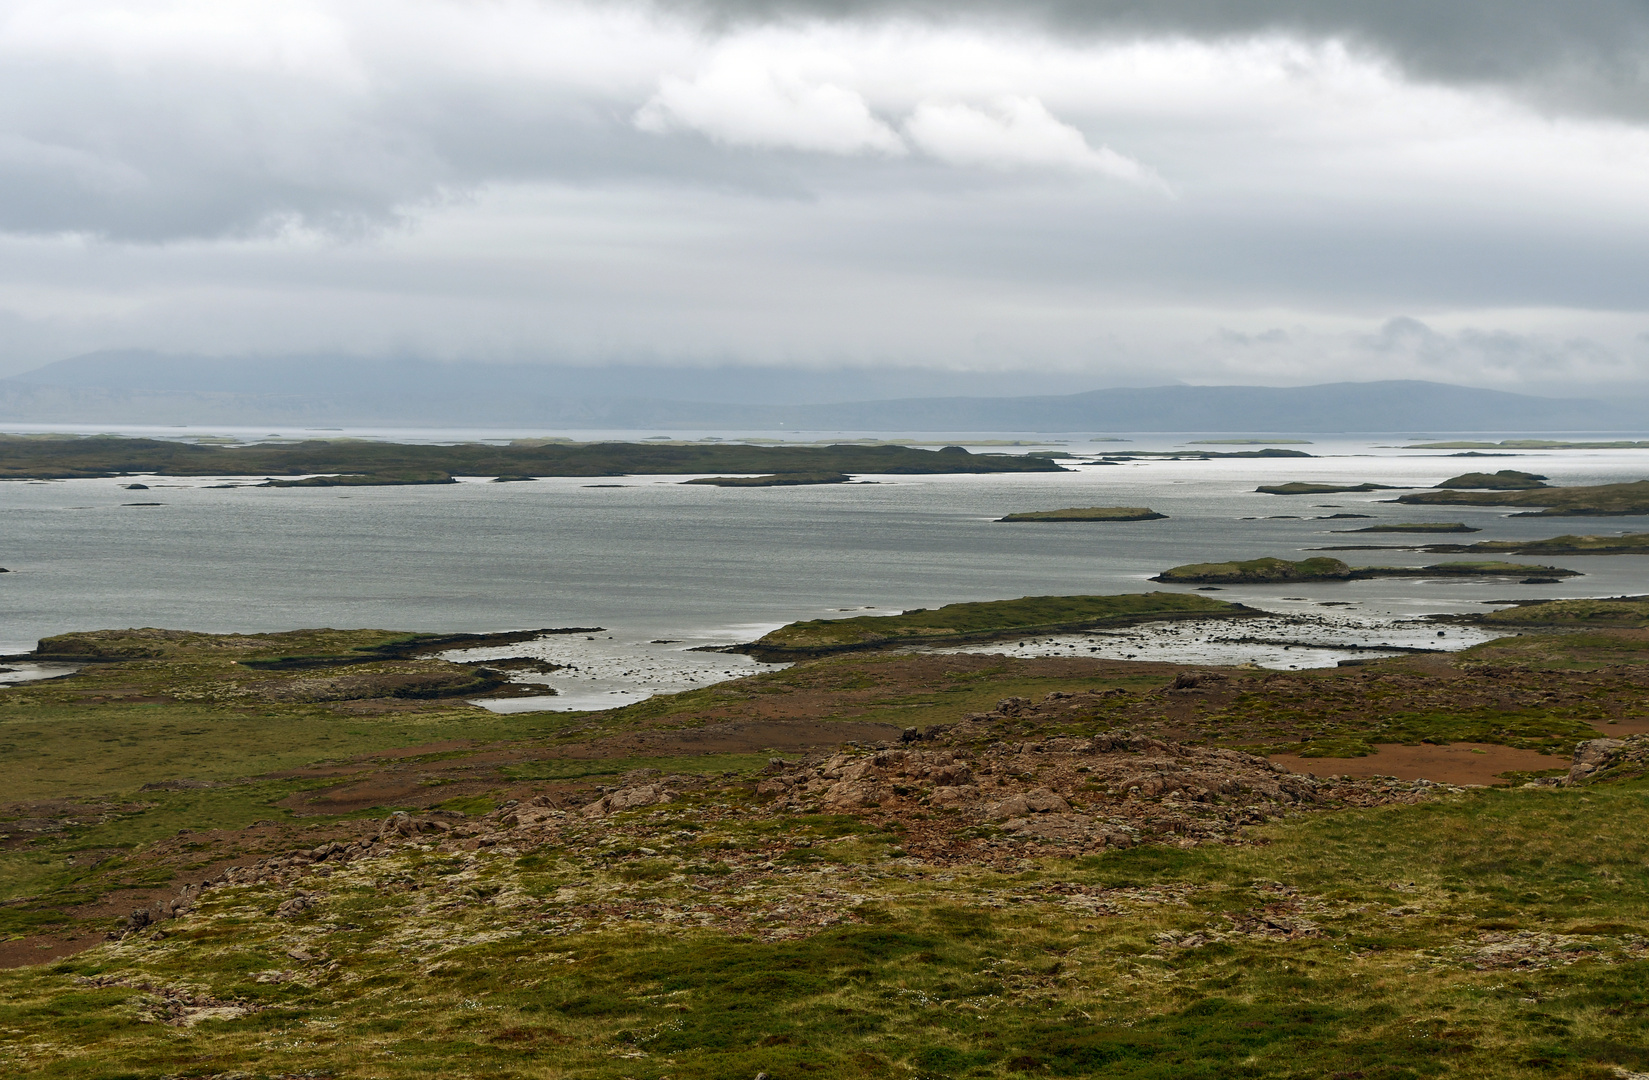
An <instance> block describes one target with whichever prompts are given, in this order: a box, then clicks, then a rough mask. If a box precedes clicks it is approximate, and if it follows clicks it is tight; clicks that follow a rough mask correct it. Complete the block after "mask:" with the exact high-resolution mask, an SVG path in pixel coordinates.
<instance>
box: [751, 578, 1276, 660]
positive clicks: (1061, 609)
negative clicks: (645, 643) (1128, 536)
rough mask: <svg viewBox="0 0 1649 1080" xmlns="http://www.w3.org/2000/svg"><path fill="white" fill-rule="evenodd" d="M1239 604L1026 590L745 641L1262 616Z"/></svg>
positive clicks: (990, 635)
mask: <svg viewBox="0 0 1649 1080" xmlns="http://www.w3.org/2000/svg"><path fill="white" fill-rule="evenodd" d="M1256 614H1258V612H1256V611H1254V610H1253V609H1251V608H1247V607H1244V606H1243V605H1241V604H1231V603H1226V602H1225V601H1222V600H1214V599H1210V598H1209V597H1206V596H1187V595H1185V594H1183V593H1164V592H1151V593H1126V594H1122V595H1118V596H1026V597H1022V598H1021V599H1018V600H984V601H978V602H974V603H964V604H947V605H945V606H944V607H942V608H936V609H934V610H932V611H929V610H927V609H925V608H917V609H915V610H912V611H906V612H903V613H901V614H899V615H859V616H855V617H853V618H848V619H813V620H810V621H808V622H795V623H791V624H789V625H788V626H781V627H779V628H778V629H777V630H775V631H773V632H772V633H770V634H767V635H766V636H764V637H762V638H760V639H759V640H757V641H754V642H752V643H751V644H749V645H744V646H740V647H739V650H738V651H740V652H745V653H749V654H750V655H751V656H754V657H756V658H757V659H761V660H771V661H782V660H794V659H798V658H801V657H810V656H824V655H827V654H830V653H839V652H850V651H854V650H859V649H875V648H882V647H885V646H889V645H924V644H934V643H941V644H946V645H950V644H960V643H963V642H973V641H993V640H999V639H1001V638H1004V637H1015V636H1018V635H1022V634H1052V633H1066V632H1072V631H1078V630H1092V629H1096V628H1099V627H1105V626H1122V625H1127V624H1129V623H1138V622H1154V621H1157V620H1160V619H1191V618H1196V619H1217V618H1235V617H1239V616H1245V615H1256Z"/></svg>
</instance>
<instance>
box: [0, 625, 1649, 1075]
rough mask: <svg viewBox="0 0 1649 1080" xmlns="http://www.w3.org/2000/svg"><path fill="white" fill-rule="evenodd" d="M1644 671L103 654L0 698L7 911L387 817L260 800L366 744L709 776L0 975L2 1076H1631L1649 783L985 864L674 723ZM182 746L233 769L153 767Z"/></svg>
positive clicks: (1196, 705) (1291, 705)
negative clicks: (647, 683) (418, 671)
mask: <svg viewBox="0 0 1649 1080" xmlns="http://www.w3.org/2000/svg"><path fill="white" fill-rule="evenodd" d="M332 644H333V645H335V644H337V643H336V642H334V643H332ZM346 644H347V643H346ZM329 647H330V646H329ZM1646 659H1649V638H1645V637H1644V632H1642V631H1638V630H1631V629H1627V630H1598V631H1588V632H1586V633H1568V634H1557V635H1548V636H1535V635H1529V636H1526V637H1514V638H1505V639H1500V640H1499V641H1496V642H1491V643H1488V644H1487V645H1483V646H1478V647H1477V648H1476V649H1473V650H1470V651H1468V652H1467V653H1465V654H1461V655H1459V656H1457V657H1454V658H1450V659H1444V658H1433V657H1417V658H1404V659H1398V660H1392V661H1382V662H1380V663H1378V664H1374V665H1369V666H1365V667H1360V668H1353V669H1341V670H1326V671H1320V672H1244V671H1236V670H1232V671H1228V672H1225V673H1223V674H1225V675H1226V676H1227V678H1226V679H1225V680H1224V681H1220V682H1216V683H1213V684H1210V685H1209V686H1203V687H1199V688H1196V689H1189V690H1176V689H1173V687H1172V685H1171V684H1172V682H1173V676H1174V674H1175V671H1176V670H1177V669H1175V668H1173V667H1169V666H1167V665H1151V664H1125V663H1119V662H1102V661H1076V660H1059V661H1054V660H1047V661H1009V660H1005V659H1003V658H1000V657H953V656H946V657H933V656H886V655H863V656H854V657H851V658H838V659H831V660H825V661H819V662H813V663H808V664H802V665H798V666H796V667H794V668H791V669H789V670H787V671H782V672H775V673H770V674H767V675H763V676H758V677H754V678H751V679H748V680H742V681H739V682H736V683H731V684H724V685H722V686H720V687H713V688H708V689H705V690H699V691H693V692H691V693H689V694H684V695H677V696H675V697H669V698H659V699H654V700H652V701H649V702H644V703H641V704H639V705H636V706H631V707H630V708H628V709H624V710H615V711H614V712H611V713H607V714H599V715H588V714H586V715H566V714H536V715H535V714H523V715H517V716H496V715H493V714H490V713H486V712H484V711H482V710H479V709H475V708H473V707H469V706H466V705H462V704H460V703H451V702H443V701H404V700H398V699H384V700H383V701H380V702H378V703H377V705H375V706H374V707H373V708H372V709H366V708H365V706H366V705H368V704H371V702H362V701H331V702H311V703H301V702H290V701H280V700H275V699H267V698H261V697H260V698H257V699H255V700H249V699H247V698H245V697H236V696H224V695H214V694H208V693H204V690H205V689H209V688H212V687H221V686H223V685H224V679H225V675H224V671H225V670H228V669H225V668H224V667H222V666H221V665H225V664H229V663H230V661H228V660H224V659H207V658H204V657H202V656H200V655H199V654H193V655H177V656H172V657H169V658H165V659H154V660H144V661H139V662H134V663H127V664H110V665H98V666H95V667H93V668H89V669H87V671H86V672H85V673H83V674H82V675H79V676H75V677H73V678H71V679H69V680H65V681H62V682H57V683H47V684H37V685H34V686H26V687H18V688H14V689H12V690H8V691H5V692H3V693H0V740H3V741H4V743H5V744H6V746H7V754H8V761H17V762H22V763H24V764H25V766H26V767H25V768H21V769H15V770H13V771H12V773H11V775H10V777H9V779H11V780H12V781H13V783H12V787H11V790H12V796H11V797H12V798H13V799H16V800H18V801H19V803H18V804H19V805H21V804H22V803H23V802H25V801H27V802H29V813H31V814H35V815H37V817H36V818H35V819H34V821H35V823H36V824H38V823H39V822H40V821H41V820H45V819H43V818H40V817H38V815H42V814H44V815H47V816H50V815H56V816H55V817H52V818H51V819H50V821H48V822H47V824H49V825H52V827H53V828H55V831H36V832H28V831H24V829H23V827H22V826H23V824H24V822H22V821H21V819H19V820H13V821H9V822H0V829H3V831H6V832H8V833H9V835H10V839H9V840H8V841H7V844H8V847H7V850H6V851H5V852H4V853H3V854H0V881H3V882H4V883H5V889H6V892H5V896H4V899H5V900H7V901H9V902H7V903H5V904H4V906H0V914H3V915H4V917H5V919H6V920H7V921H5V922H4V923H3V928H4V931H5V935H6V936H11V937H17V936H22V935H29V934H38V933H39V931H41V930H42V929H43V928H44V929H51V928H54V927H74V926H84V928H85V929H86V931H88V932H95V933H96V934H101V932H102V930H103V929H106V928H108V927H109V926H112V925H114V922H115V920H114V919H113V918H112V917H111V913H105V914H100V915H99V914H89V913H88V909H87V908H85V907H77V906H76V905H91V904H93V903H94V902H95V901H97V900H98V898H100V897H105V896H108V895H109V894H110V891H111V890H114V889H122V888H126V889H141V888H152V887H156V886H160V885H165V884H167V883H168V882H172V883H174V884H173V887H174V890H175V882H176V881H177V880H179V879H183V880H188V879H190V875H191V874H197V875H198V873H199V871H198V870H197V871H190V870H188V869H186V868H187V867H188V866H190V865H191V862H190V860H194V864H195V865H201V864H205V863H207V862H210V861H212V860H222V859H224V858H238V859H242V860H244V859H246V858H248V857H250V856H251V855H253V854H256V853H259V852H279V851H282V850H290V849H291V848H293V847H301V846H310V845H313V844H315V843H319V842H321V841H322V840H324V839H326V838H328V837H329V836H331V835H334V834H342V833H343V832H345V831H347V829H351V828H358V827H359V825H360V824H361V823H359V822H358V821H355V820H352V819H358V818H360V817H363V816H368V817H377V816H381V815H382V814H383V813H384V811H385V807H383V806H376V807H362V808H359V809H353V810H349V811H347V812H340V813H337V814H319V815H315V816H310V817H304V818H296V817H294V816H293V814H292V812H291V811H290V810H288V809H283V807H284V806H288V805H290V799H291V798H292V797H293V796H294V795H303V794H305V793H311V792H314V791H316V790H317V789H319V788H322V787H325V786H327V785H336V784H339V783H343V782H352V781H353V780H354V779H355V778H356V777H358V776H360V775H363V774H369V773H370V774H373V775H380V774H381V775H389V774H391V773H393V774H394V775H397V776H400V775H404V776H407V777H409V778H411V779H410V780H409V781H408V782H409V783H412V784H414V785H418V784H426V783H427V784H428V786H427V787H424V788H422V789H421V790H426V791H428V792H429V796H428V798H426V799H425V800H424V801H423V802H422V803H420V805H425V806H435V805H439V806H444V807H445V808H446V809H448V810H450V811H456V812H460V813H469V814H478V813H484V812H486V811H488V810H490V809H491V808H492V807H494V806H496V805H498V804H500V803H501V802H502V801H503V800H504V799H505V798H507V797H516V796H518V795H523V794H524V793H530V792H531V791H534V790H570V788H569V785H573V786H576V785H578V784H584V785H586V787H587V786H588V785H590V784H593V783H599V782H602V780H603V779H604V778H605V777H607V776H608V775H610V774H611V772H612V771H614V770H621V769H622V770H628V769H635V768H643V767H648V766H651V767H655V768H661V769H665V770H667V771H676V772H689V771H692V772H698V773H702V774H708V775H710V776H712V777H715V778H717V779H716V780H715V782H714V783H713V784H712V786H711V787H708V788H705V789H703V790H702V791H700V792H699V793H698V794H696V795H694V796H693V797H691V798H687V799H683V800H681V801H679V802H676V803H672V804H669V805H667V806H664V807H658V808H652V809H648V810H642V811H636V812H632V813H629V814H623V815H618V816H616V817H615V818H614V819H612V820H610V821H607V822H602V823H592V824H591V825H590V826H588V828H587V829H584V831H580V829H581V828H583V827H582V826H579V827H569V830H568V831H566V832H565V834H564V835H561V836H560V837H559V838H558V839H557V840H556V841H555V842H553V843H549V842H545V843H534V844H529V845H525V846H519V847H512V846H511V845H510V844H509V843H507V842H500V843H498V844H497V845H495V846H492V847H481V848H475V849H473V850H451V849H443V848H442V846H441V845H438V844H436V843H433V842H432V843H429V844H424V845H417V844H413V845H408V846H406V847H403V848H401V849H398V850H397V851H395V852H393V853H392V854H390V855H387V856H384V857H382V858H373V859H365V860H361V861H358V862H354V863H350V864H348V865H347V866H345V867H342V868H339V869H337V870H334V871H333V872H332V873H331V875H330V876H329V877H324V878H322V877H314V878H306V879H305V882H304V884H303V888H304V889H305V890H307V891H311V892H313V893H315V894H316V895H317V902H316V904H315V905H314V906H313V907H312V908H310V909H309V910H308V911H306V912H303V913H301V914H299V915H296V916H293V917H290V918H278V917H276V916H275V915H274V910H275V908H276V906H277V905H278V904H279V903H280V902H281V901H282V900H283V899H284V898H285V897H287V896H289V895H290V890H284V891H283V890H282V889H279V888H277V887H276V886H274V885H268V886H260V885H256V884H247V885H237V886H229V887H221V888H216V889H213V890H210V891H208V892H207V893H206V894H205V895H204V898H203V899H202V901H201V902H200V904H199V907H198V909H197V911H196V912H194V913H193V914H191V915H188V916H186V917H185V918H182V919H180V920H177V921H175V922H168V923H165V924H162V928H161V929H160V931H158V932H156V931H153V930H145V931H140V932H138V933H134V934H131V935H128V936H127V937H126V938H125V939H124V940H122V941H120V942H118V943H109V944H105V945H100V946H99V947H97V948H94V949H92V950H90V951H88V952H83V953H81V954H79V955H77V956H73V957H70V958H67V959H64V960H62V961H60V962H57V963H49V964H41V965H35V966H32V967H23V968H16V969H12V970H9V971H4V972H0V1031H3V1032H4V1036H5V1037H4V1039H0V1073H4V1074H6V1075H18V1076H41V1077H73V1078H76V1080H80V1078H114V1077H142V1078H151V1077H152V1078H160V1077H187V1076H199V1077H205V1076H218V1075H223V1074H231V1073H232V1074H240V1075H246V1076H250V1077H262V1076H268V1077H275V1076H295V1075H311V1076H332V1077H427V1076H453V1077H464V1076H475V1077H481V1076H497V1077H557V1078H559V1077H589V1078H612V1080H620V1078H625V1077H632V1078H636V1080H641V1078H648V1080H664V1078H667V1077H668V1078H674V1080H685V1078H696V1077H704V1078H710V1077H718V1078H719V1077H748V1076H754V1075H755V1074H756V1073H757V1072H758V1071H766V1072H768V1073H769V1074H770V1075H771V1076H772V1077H774V1078H775V1080H784V1078H788V1077H821V1078H829V1077H860V1076H897V1077H969V1076H975V1077H1021V1076H1024V1077H1029V1076H1093V1075H1104V1076H1119V1077H1142V1078H1143V1077H1164V1078H1166V1077H1176V1078H1177V1077H1222V1078H1223V1077H1232V1076H1236V1077H1242V1076H1249V1077H1301V1078H1304V1077H1313V1078H1316V1077H1329V1076H1342V1077H1352V1076H1358V1075H1360V1076H1361V1077H1364V1078H1374V1077H1382V1078H1399V1077H1403V1078H1409V1077H1428V1076H1450V1077H1519V1078H1520V1077H1553V1076H1562V1077H1595V1078H1598V1080H1602V1078H1604V1077H1613V1076H1614V1075H1615V1072H1614V1070H1615V1069H1616V1068H1617V1067H1620V1068H1626V1069H1630V1070H1634V1071H1644V1070H1649V1038H1646V1037H1645V1035H1644V1034H1643V1033H1644V1031H1645V1029H1646V1024H1645V1020H1646V1017H1649V960H1646V956H1649V952H1646V949H1649V940H1646V939H1649V840H1646V839H1645V838H1646V837H1649V828H1646V826H1649V783H1646V782H1644V781H1632V782H1627V783H1619V784H1602V785H1594V786H1589V787H1583V788H1573V789H1550V788H1539V789H1534V788H1530V789H1524V788H1515V787H1514V788H1504V789H1492V790H1475V791H1468V792H1460V793H1454V794H1447V795H1443V796H1440V797H1438V798H1436V799H1433V800H1430V801H1427V802H1423V803H1420V804H1418V805H1407V806H1385V807H1381V808H1378V809H1370V810H1357V809H1350V810H1337V811H1332V812H1323V813H1314V814H1302V815H1300V816H1297V817H1295V818H1292V819H1290V820H1286V821H1283V822H1281V823H1273V824H1269V825H1264V826H1255V827H1252V828H1250V829H1248V830H1247V831H1246V833H1245V835H1244V837H1243V842H1242V843H1240V844H1237V845H1235V846H1218V845H1203V846H1199V847H1195V848H1182V847H1178V846H1174V845H1172V844H1164V845H1147V846H1143V847H1139V848H1134V849H1132V850H1127V851H1108V852H1106V853H1104V854H1102V855H1099V856H1088V857H1083V858H1067V857H1062V856H1060V855H1059V854H1058V853H1057V851H1054V852H1053V853H1051V854H1050V853H1049V852H1048V851H1047V850H1046V849H1037V850H1036V851H1035V852H1033V853H1032V854H1031V855H1029V856H1028V857H1026V858H1024V859H1022V860H1019V861H1018V862H1017V863H1015V864H1013V865H1009V866H1007V867H1006V868H1004V867H1002V866H981V865H939V864H937V863H923V862H921V861H919V860H913V859H912V858H910V857H908V856H907V855H906V854H905V852H904V848H903V846H902V841H901V829H900V828H899V823H898V822H892V823H876V822H870V821H866V820H863V819H860V818H855V817H851V816H847V815H840V816H826V815H808V814H794V815H789V816H778V817H775V816H772V815H769V814H765V813H763V812H759V810H760V808H759V806H758V804H757V802H756V801H754V797H753V796H752V794H751V792H752V782H751V781H752V779H753V776H754V774H755V772H756V770H757V769H758V768H759V766H760V764H761V763H762V761H764V760H765V754H764V753H762V752H757V751H758V747H757V746H755V745H752V746H751V747H750V749H749V750H747V751H745V752H741V753H733V752H725V753H704V752H703V751H702V750H693V749H691V745H690V744H688V743H687V742H685V741H682V742H679V743H675V744H672V743H669V742H668V740H687V739H689V738H690V737H698V736H700V735H702V734H704V733H713V732H717V731H723V730H733V729H736V728H738V729H746V730H749V729H754V728H756V727H759V726H760V725H767V726H766V727H765V728H762V730H763V731H764V732H768V733H772V732H780V731H782V730H783V729H784V725H786V724H788V723H792V722H797V723H800V722H804V721H805V722H806V723H809V724H815V725H831V724H836V725H841V726H842V730H844V731H845V730H848V729H850V728H852V729H854V730H857V729H858V728H861V727H864V726H866V725H875V724H885V725H888V726H889V727H895V728H896V727H901V726H903V727H908V726H917V727H921V726H926V725H930V724H936V723H946V722H951V721H954V720H955V719H956V718H957V717H958V716H960V715H963V714H966V713H970V712H977V711H982V710H984V709H986V708H989V707H990V703H991V702H993V701H995V700H997V699H999V698H1002V697H1005V696H1013V695H1022V696H1027V697H1031V696H1040V695H1041V694H1044V693H1046V692H1048V691H1050V690H1084V689H1087V690H1095V689H1102V690H1107V691H1114V693H1110V694H1107V695H1103V696H1095V697H1094V705H1093V707H1092V708H1091V709H1088V708H1085V709H1084V710H1083V711H1081V712H1079V713H1074V714H1069V715H1062V716H1061V717H1060V718H1059V719H1058V721H1057V722H1055V721H1053V720H1041V719H1038V718H1036V717H1027V718H1026V719H1025V720H1024V722H1023V726H1024V727H1025V729H1026V735H1027V737H1031V735H1032V734H1033V731H1034V734H1035V735H1036V736H1038V737H1040V736H1044V735H1048V734H1058V733H1062V732H1064V731H1066V730H1067V729H1068V730H1069V731H1071V732H1076V733H1080V732H1091V731H1104V730H1116V729H1120V728H1126V729H1130V730H1138V731H1147V732H1151V733H1153V734H1157V735H1160V736H1163V737H1173V738H1182V739H1188V740H1191V741H1198V742H1206V743H1213V744H1221V745H1228V746H1267V745H1278V746H1282V745H1286V746H1290V747H1293V748H1296V749H1305V750H1309V749H1310V748H1311V747H1313V746H1315V747H1317V748H1318V750H1325V749H1333V748H1336V747H1338V748H1339V749H1340V750H1341V751H1342V752H1356V750H1357V747H1358V746H1361V745H1371V744H1373V743H1375V742H1378V741H1389V740H1411V739H1412V740H1431V741H1449V740H1459V739H1470V740H1472V741H1491V742H1507V743H1510V744H1511V745H1527V746H1539V747H1550V748H1554V749H1566V748H1568V747H1572V746H1573V744H1574V743H1575V742H1576V741H1578V740H1580V739H1582V738H1590V737H1594V736H1595V735H1597V734H1599V733H1601V732H1606V731H1608V730H1609V723H1610V721H1611V720H1620V721H1625V720H1629V719H1630V720H1634V721H1636V720H1641V719H1642V718H1643V717H1644V716H1645V715H1646V709H1649V692H1646V687H1649V682H1646V677H1645V676H1646V671H1649V666H1646V665H1645V664H1644V661H1645V660H1646ZM258 677H259V678H260V679H261V678H264V677H265V673H259V675H258ZM236 678H239V676H236ZM196 693H200V694H201V695H202V696H199V697H192V696H191V695H192V694H196ZM761 737H762V738H766V737H768V736H767V735H763V736H761ZM774 737H776V736H774ZM648 740H652V741H648ZM1342 744H1343V745H1342ZM671 746H674V749H670V747H671ZM408 750H411V751H421V752H417V753H411V754H408V753H406V751H408ZM397 770H399V771H397ZM180 777H184V778H189V779H192V780H195V781H198V782H201V783H211V784H221V785H223V786H214V787H198V788H197V787H183V788H177V787H162V788H158V789H157V788H155V787H153V786H152V785H154V784H155V783H157V782H164V781H172V780H176V779H178V778H180ZM145 785H151V786H150V787H149V789H148V790H144V786H145ZM558 785H560V786H559V787H558ZM718 785H719V786H718ZM398 790H405V789H398ZM390 805H393V804H390ZM48 812H49V813H48ZM926 813H928V814H929V816H937V815H942V814H943V811H939V810H933V811H931V812H926ZM259 822H262V823H263V824H257V823H259ZM909 824H910V825H911V826H912V827H915V826H918V825H922V824H925V823H923V822H915V821H912V822H910V823H909ZM179 830H190V831H189V832H188V833H187V834H186V835H182V836H180V835H178V833H179ZM161 851H165V852H167V853H168V855H167V857H166V858H165V859H160V858H158V857H157V854H156V853H157V852H161ZM191 1021H193V1022H191Z"/></svg>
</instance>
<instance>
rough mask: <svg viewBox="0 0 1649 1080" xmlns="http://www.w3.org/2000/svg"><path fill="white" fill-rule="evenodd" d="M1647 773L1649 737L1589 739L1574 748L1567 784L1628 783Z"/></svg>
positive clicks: (1648, 765) (1648, 767)
mask: <svg viewBox="0 0 1649 1080" xmlns="http://www.w3.org/2000/svg"><path fill="white" fill-rule="evenodd" d="M1645 772H1649V735H1633V736H1631V737H1630V738H1626V739H1588V740H1586V741H1585V742H1583V743H1581V744H1580V745H1579V746H1577V747H1575V760H1574V764H1573V765H1571V766H1569V775H1568V776H1567V777H1566V778H1565V779H1564V781H1563V782H1564V783H1566V784H1582V783H1588V782H1594V781H1598V780H1628V779H1634V778H1636V777H1639V776H1642V775H1644V773H1645Z"/></svg>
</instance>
